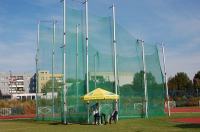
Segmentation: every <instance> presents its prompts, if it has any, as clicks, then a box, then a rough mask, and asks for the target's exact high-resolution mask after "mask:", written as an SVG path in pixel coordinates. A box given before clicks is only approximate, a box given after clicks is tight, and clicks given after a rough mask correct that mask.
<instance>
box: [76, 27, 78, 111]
mask: <svg viewBox="0 0 200 132" xmlns="http://www.w3.org/2000/svg"><path fill="white" fill-rule="evenodd" d="M78 26H79V24H77V25H76V105H77V108H78V100H79V98H78V56H79V53H78V48H79V46H78V43H79V39H78V37H79V27H78Z"/></svg>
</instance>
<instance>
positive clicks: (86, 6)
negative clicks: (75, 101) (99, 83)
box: [85, 0, 89, 93]
mask: <svg viewBox="0 0 200 132" xmlns="http://www.w3.org/2000/svg"><path fill="white" fill-rule="evenodd" d="M85 17H86V18H85V24H86V90H87V93H88V92H89V70H88V0H86V1H85Z"/></svg>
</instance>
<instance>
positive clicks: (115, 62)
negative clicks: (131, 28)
mask: <svg viewBox="0 0 200 132" xmlns="http://www.w3.org/2000/svg"><path fill="white" fill-rule="evenodd" d="M112 16H113V52H114V53H113V54H114V81H115V94H118V93H117V91H118V89H117V86H118V85H117V82H118V81H117V48H116V22H115V5H114V4H113V5H112ZM115 108H116V109H117V110H118V103H117V100H116V101H115Z"/></svg>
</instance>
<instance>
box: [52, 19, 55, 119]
mask: <svg viewBox="0 0 200 132" xmlns="http://www.w3.org/2000/svg"><path fill="white" fill-rule="evenodd" d="M55 29H56V21H55V19H54V18H53V41H52V102H53V105H52V114H53V119H54V117H55V110H54V105H55V101H54V91H55V90H54V89H55V78H54V56H55V50H54V46H55Z"/></svg>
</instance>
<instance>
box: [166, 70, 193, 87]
mask: <svg viewBox="0 0 200 132" xmlns="http://www.w3.org/2000/svg"><path fill="white" fill-rule="evenodd" d="M168 87H169V89H171V90H172V89H174V90H178V91H180V90H182V91H186V90H190V89H191V88H192V81H191V80H190V78H189V77H188V75H187V74H186V73H184V72H178V73H177V74H176V75H175V76H174V77H170V78H169V80H168Z"/></svg>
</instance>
